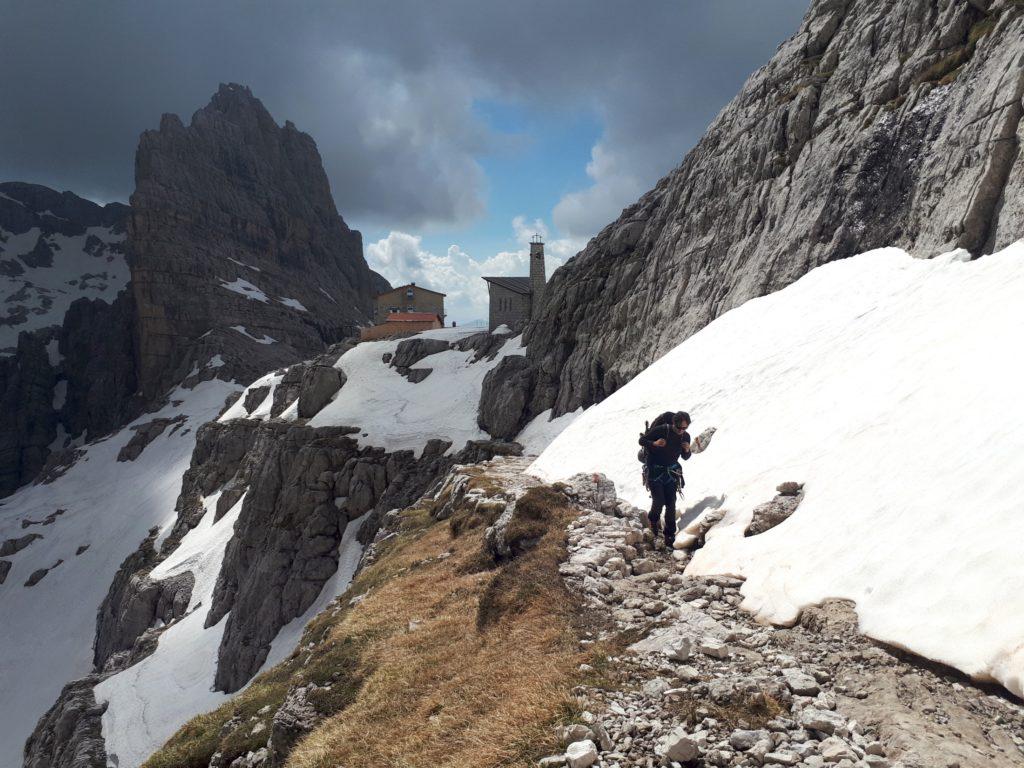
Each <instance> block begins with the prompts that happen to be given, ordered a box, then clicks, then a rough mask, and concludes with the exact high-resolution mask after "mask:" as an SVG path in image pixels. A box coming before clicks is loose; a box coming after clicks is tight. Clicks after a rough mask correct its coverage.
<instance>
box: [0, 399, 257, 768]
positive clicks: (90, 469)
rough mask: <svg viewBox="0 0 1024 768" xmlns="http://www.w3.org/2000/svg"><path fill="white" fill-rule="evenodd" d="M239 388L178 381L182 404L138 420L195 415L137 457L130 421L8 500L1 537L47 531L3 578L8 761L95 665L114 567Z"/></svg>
mask: <svg viewBox="0 0 1024 768" xmlns="http://www.w3.org/2000/svg"><path fill="white" fill-rule="evenodd" d="M237 389H238V387H237V386H235V385H231V384H227V383H225V382H222V381H216V380H214V381H207V382H203V383H201V384H199V385H198V386H197V387H196V388H195V389H193V390H179V391H177V392H175V393H173V394H172V398H171V400H172V402H173V403H177V405H174V404H172V405H168V406H167V407H165V408H164V409H163V410H162V411H160V412H158V413H154V414H146V415H145V416H143V417H141V418H140V419H139V420H138V422H137V423H143V422H146V421H149V420H151V419H153V418H160V417H164V418H174V417H177V416H182V415H184V416H185V417H186V418H187V421H186V422H185V423H184V424H181V425H180V426H179V427H177V428H176V429H173V430H172V429H170V428H168V429H167V430H165V431H164V433H163V434H162V435H160V436H159V437H157V438H156V439H155V440H154V441H153V442H152V443H150V444H149V445H148V446H147V447H146V449H145V450H144V451H143V452H142V454H141V455H140V456H139V457H138V458H137V459H136V460H135V461H129V462H119V461H117V455H118V452H119V451H120V450H121V448H122V447H123V446H124V445H125V444H126V443H127V442H128V441H129V439H130V438H131V437H132V436H133V435H134V432H132V431H131V425H129V426H128V427H126V428H125V429H123V430H121V431H120V432H117V433H116V434H114V435H112V436H110V437H109V438H107V439H105V440H101V441H99V442H96V443H94V444H92V445H89V446H88V447H86V448H85V449H84V451H85V455H84V456H82V457H81V458H79V460H78V461H77V462H76V463H75V464H74V466H72V467H71V469H69V470H68V471H67V473H66V474H65V475H63V476H62V477H60V478H58V479H57V480H56V481H54V482H53V483H51V484H48V485H32V486H28V487H26V488H23V489H22V490H20V491H18V492H17V493H15V494H14V495H12V496H10V497H9V498H7V499H5V500H4V501H3V503H2V504H0V542H3V541H5V540H8V539H16V538H19V537H22V536H24V535H25V534H29V533H37V534H39V535H40V536H42V538H41V539H36V540H34V541H33V542H32V543H31V544H29V545H28V546H27V547H25V548H24V549H22V550H21V551H19V552H17V553H15V554H13V555H11V556H10V557H7V558H4V559H6V560H8V561H9V562H10V563H11V570H10V572H9V573H8V574H7V578H6V580H5V582H4V584H3V585H2V586H0V617H2V618H0V691H3V692H4V694H3V695H2V696H0V767H2V768H15V766H19V765H21V753H22V747H23V746H24V744H25V739H26V738H27V737H28V735H29V734H30V733H31V732H32V729H33V727H34V726H35V725H36V721H37V720H38V718H39V716H40V715H41V714H42V713H43V712H44V711H46V709H47V708H48V707H49V706H50V705H51V704H53V702H54V699H55V698H56V697H57V694H59V693H60V690H61V688H62V687H63V685H64V684H65V683H67V682H68V681H70V680H72V679H74V678H77V677H82V676H84V675H86V674H88V673H89V671H90V669H91V667H92V641H93V635H94V633H95V630H96V609H97V607H98V606H99V604H100V602H101V601H102V600H103V598H104V596H105V595H106V594H107V590H108V588H109V587H110V582H111V580H112V578H113V576H114V574H115V573H116V572H117V569H118V567H119V566H120V565H121V563H122V561H123V560H124V559H125V558H126V557H127V556H128V555H129V554H131V553H132V552H133V551H135V549H136V548H137V547H138V546H139V543H140V542H141V541H142V540H143V539H145V538H146V535H147V532H148V531H149V529H150V528H152V527H153V526H163V525H166V524H168V523H169V522H171V521H173V519H174V516H175V512H174V503H175V499H176V498H177V496H178V492H179V491H180V489H181V476H182V474H183V473H184V472H185V470H186V469H187V468H188V466H189V458H190V456H191V454H192V448H193V446H194V444H195V431H196V429H197V428H198V427H199V425H200V424H202V423H203V422H205V421H208V420H210V419H211V418H214V417H215V416H216V415H217V412H218V410H219V409H220V408H221V407H222V406H223V404H224V398H225V397H226V396H227V395H228V393H229V392H231V391H232V390H237ZM26 521H30V522H28V524H27V525H26ZM47 521H50V522H47ZM83 547H88V548H87V549H84V551H81V552H79V550H80V549H82V548H83ZM58 562H59V565H57V566H56V567H54V566H55V564H57V563H58ZM43 568H49V569H50V571H49V572H48V573H46V575H45V576H44V577H43V579H42V580H41V581H39V582H38V583H37V584H35V585H34V586H31V587H29V586H25V584H26V582H27V581H28V580H29V578H30V576H32V574H33V573H34V572H35V571H37V570H38V569H43Z"/></svg>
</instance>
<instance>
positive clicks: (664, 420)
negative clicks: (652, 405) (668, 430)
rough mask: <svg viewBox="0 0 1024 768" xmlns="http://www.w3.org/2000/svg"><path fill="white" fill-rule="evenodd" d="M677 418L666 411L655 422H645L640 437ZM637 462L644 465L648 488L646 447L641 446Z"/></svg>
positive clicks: (645, 482) (645, 480)
mask: <svg viewBox="0 0 1024 768" xmlns="http://www.w3.org/2000/svg"><path fill="white" fill-rule="evenodd" d="M675 416H676V415H675V413H673V412H672V411H666V412H665V413H664V414H659V415H658V416H657V417H656V418H655V419H654V421H652V422H650V423H648V422H644V423H643V432H641V433H640V436H641V437H643V436H644V435H645V434H647V433H648V432H649V431H650V430H652V429H653V428H654V427H660V426H664V425H666V424H672V420H673V418H674V417H675ZM637 461H639V462H640V463H641V464H643V465H644V487H646V486H647V446H646V445H641V446H640V451H639V452H638V453H637Z"/></svg>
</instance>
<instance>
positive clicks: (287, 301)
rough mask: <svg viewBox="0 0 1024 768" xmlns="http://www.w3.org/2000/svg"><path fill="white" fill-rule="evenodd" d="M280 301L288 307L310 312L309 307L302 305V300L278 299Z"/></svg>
mask: <svg viewBox="0 0 1024 768" xmlns="http://www.w3.org/2000/svg"><path fill="white" fill-rule="evenodd" d="M278 301H279V302H281V303H282V304H284V305H285V306H286V307H291V308H292V309H297V310H299V312H309V310H308V309H306V308H305V307H304V306H302V302H301V301H299V300H298V299H278Z"/></svg>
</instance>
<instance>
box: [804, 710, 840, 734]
mask: <svg viewBox="0 0 1024 768" xmlns="http://www.w3.org/2000/svg"><path fill="white" fill-rule="evenodd" d="M799 722H800V725H801V726H803V727H804V728H806V729H808V730H811V731H820V732H821V733H825V734H830V735H831V734H833V733H835V732H836V730H837V729H839V728H843V727H845V726H846V719H845V718H844V717H843V716H842V715H837V714H836V713H835V712H831V711H829V710H827V709H817V708H815V707H808V708H807V709H805V710H804V711H803V712H801V713H800V721H799Z"/></svg>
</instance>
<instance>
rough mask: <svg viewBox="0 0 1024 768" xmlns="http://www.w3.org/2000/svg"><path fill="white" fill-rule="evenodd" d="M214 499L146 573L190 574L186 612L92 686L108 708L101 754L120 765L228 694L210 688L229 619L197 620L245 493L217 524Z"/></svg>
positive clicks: (137, 759)
mask: <svg viewBox="0 0 1024 768" xmlns="http://www.w3.org/2000/svg"><path fill="white" fill-rule="evenodd" d="M219 498H220V492H219V491H218V492H217V493H215V494H213V495H211V496H208V497H206V498H205V499H204V500H203V508H204V509H205V510H206V513H205V514H204V515H203V518H202V520H200V521H199V525H197V526H196V527H195V528H193V529H192V530H191V531H189V532H188V533H187V534H186V535H185V537H184V538H183V539H182V540H181V543H180V544H179V545H178V548H177V549H176V550H174V552H172V553H171V555H170V556H169V557H168V558H167V559H166V560H164V561H163V562H162V563H160V564H159V565H158V566H157V567H156V568H154V569H153V571H152V573H151V574H150V576H151V578H153V579H156V580H160V579H166V578H168V577H170V576H176V575H178V574H181V573H185V572H186V571H191V572H192V575H193V576H194V577H195V580H196V581H195V586H194V588H193V590H192V599H191V600H190V601H189V605H188V610H189V611H190V613H188V614H187V615H186V616H184V617H183V618H181V619H180V620H178V621H177V622H175V623H174V624H172V625H171V626H170V627H169V628H167V629H166V630H164V632H163V633H162V634H161V635H160V639H159V644H158V646H157V651H156V652H155V653H154V654H153V655H151V656H149V657H148V658H146V659H143V660H142V661H140V662H139V663H138V664H135V665H134V666H131V667H129V668H128V669H126V670H124V671H123V672H120V673H118V674H116V675H114V676H112V677H109V678H107V679H106V680H104V681H103V682H102V683H100V684H99V685H97V686H96V688H95V693H96V702H97V703H98V704H100V705H101V706H102V705H103V704H106V705H107V710H106V712H104V713H103V720H102V722H103V738H104V740H105V741H106V748H107V755H108V758H109V759H110V760H112V761H113V763H114V764H115V765H118V766H121V768H133V767H134V766H138V765H141V764H142V763H143V762H145V760H146V758H147V757H149V756H150V755H151V754H152V753H153V752H154V751H155V750H156V749H157V748H158V747H159V746H160V745H161V744H163V743H164V742H165V741H167V739H169V738H170V737H171V736H172V735H173V734H174V732H175V731H177V730H178V728H180V727H181V726H182V725H184V724H185V723H186V722H187V721H188V720H189V719H190V718H191V717H193V716H194V715H195V714H197V713H199V712H206V711H208V710H211V709H215V708H216V707H218V706H220V704H221V703H222V702H223V701H224V700H226V699H227V698H228V695H227V694H225V693H221V692H220V691H214V690H212V688H213V678H214V674H215V673H216V669H217V651H218V649H219V647H220V641H221V637H222V636H223V634H224V627H225V626H226V624H225V622H226V619H227V617H226V616H225V617H224V618H223V619H221V620H220V621H219V622H218V623H217V624H216V625H214V626H212V627H209V628H206V629H204V628H203V622H204V621H205V619H206V614H207V613H208V612H209V610H210V606H211V605H212V603H213V592H214V587H215V586H216V584H217V574H218V573H219V572H220V565H221V562H222V560H223V559H224V548H225V547H226V546H227V544H228V542H229V541H230V540H231V536H232V534H233V533H234V528H235V521H236V520H237V519H238V515H239V513H240V512H241V509H242V502H243V501H244V500H245V495H244V494H243V495H242V498H240V499H239V500H238V501H237V502H236V503H235V505H234V506H233V507H231V509H230V510H229V511H228V512H227V513H226V514H225V515H224V517H222V518H221V519H220V520H218V521H217V522H216V523H215V522H214V521H213V518H214V516H215V514H216V508H217V499H219Z"/></svg>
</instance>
